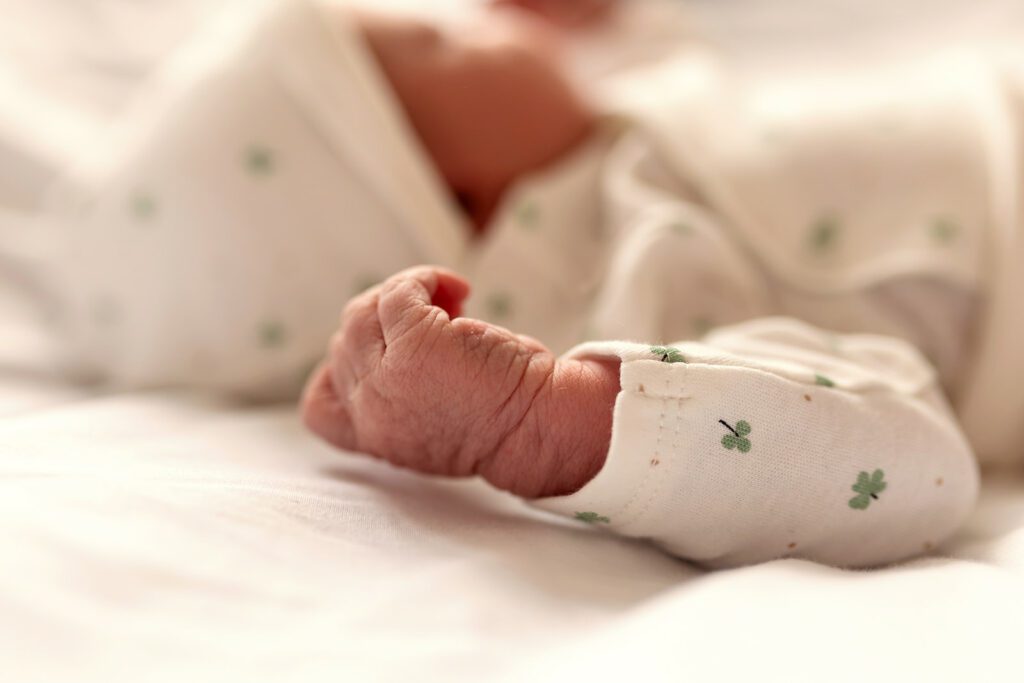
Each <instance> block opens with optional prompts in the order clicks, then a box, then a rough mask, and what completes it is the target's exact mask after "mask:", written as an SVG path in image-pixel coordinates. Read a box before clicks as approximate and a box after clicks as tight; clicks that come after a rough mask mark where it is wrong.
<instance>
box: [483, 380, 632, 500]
mask: <svg viewBox="0 0 1024 683" xmlns="http://www.w3.org/2000/svg"><path fill="white" fill-rule="evenodd" d="M618 393H619V362H618V360H610V361H600V360H562V361H558V362H557V363H556V364H555V366H554V369H553V371H552V372H551V374H550V377H549V378H548V381H547V382H546V383H545V385H544V387H543V388H542V389H541V390H540V391H538V392H537V396H536V398H535V399H534V401H533V402H532V404H531V406H530V409H529V410H528V411H527V412H526V414H525V416H524V417H523V420H522V421H521V422H520V424H519V425H518V426H517V428H516V429H515V430H514V431H513V432H512V433H510V434H509V436H508V438H506V439H505V440H504V442H503V443H502V445H501V447H500V448H499V449H498V450H497V451H496V452H495V454H494V455H493V456H492V457H490V458H488V459H487V460H486V461H485V462H484V463H482V464H481V466H480V468H479V473H480V474H481V476H483V477H484V478H485V479H486V480H487V481H488V482H490V483H491V484H492V485H493V486H495V487H497V488H500V489H504V490H506V491H509V492H510V493H513V494H515V495H517V496H521V497H523V498H542V497H546V496H560V495H567V494H569V493H573V492H574V491H577V490H578V489H580V488H581V487H583V485H584V484H586V483H587V482H588V481H590V480H591V479H593V477H594V475H596V474H597V473H598V472H599V471H600V469H601V467H602V466H603V465H604V461H605V456H606V455H607V453H608V446H609V443H610V441H611V432H612V410H613V408H614V406H615V397H616V396H617V395H618Z"/></svg>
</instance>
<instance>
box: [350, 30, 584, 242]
mask: <svg viewBox="0 0 1024 683" xmlns="http://www.w3.org/2000/svg"><path fill="white" fill-rule="evenodd" d="M358 20H359V23H360V25H361V27H362V30H363V32H364V34H365V36H366V38H367V42H368V43H369V45H370V47H371V49H372V50H373V52H374V53H375V55H376V57H377V59H378V61H379V62H380V64H381V67H382V69H383V71H384V73H385V75H386V77H387V78H388V79H389V81H390V82H391V85H392V87H393V88H394V90H395V93H396V94H397V96H398V98H399V99H400V100H401V102H402V105H403V106H404V108H405V110H406V113H407V115H408V117H409V119H410V121H411V123H412V125H413V127H414V128H415V130H416V132H417V134H418V135H419V137H420V138H421V140H422V142H423V144H424V146H425V147H426V149H427V151H428V153H429V154H430V156H431V157H432V159H433V161H434V163H435V164H436V166H437V168H438V170H439V171H440V173H441V175H442V176H443V177H444V179H445V180H446V181H447V182H448V184H449V185H450V187H451V188H452V190H453V191H454V192H455V193H456V194H457V195H458V196H459V197H460V198H461V199H462V200H463V201H464V202H465V203H466V204H467V207H466V208H467V210H468V212H469V213H470V214H471V215H472V216H473V218H474V219H478V224H479V222H480V221H483V220H485V219H486V216H487V215H489V214H490V211H491V210H492V209H493V203H494V202H496V201H497V197H498V195H500V193H501V191H502V190H503V189H504V188H505V187H506V186H507V185H508V184H509V183H511V182H512V181H513V180H514V179H515V178H516V177H517V176H519V175H521V174H523V173H527V172H529V171H531V170H534V169H536V168H538V167H540V166H543V165H545V164H547V163H549V162H550V161H552V160H554V159H555V158H557V157H559V156H561V155H562V154H564V153H565V152H566V151H568V150H569V149H570V148H571V147H573V146H574V145H576V144H577V143H578V142H579V141H580V140H582V139H583V138H584V137H585V136H586V135H587V134H588V133H589V130H590V126H591V123H592V116H591V114H590V113H589V111H588V110H587V108H586V106H585V105H584V104H583V102H582V101H581V100H580V98H579V97H577V96H576V94H575V92H574V91H573V89H572V87H570V85H569V83H568V81H567V80H566V79H565V77H564V76H563V74H562V72H561V70H560V69H559V68H558V65H557V62H556V58H555V55H554V50H553V45H552V40H551V37H550V36H549V35H548V34H547V33H546V32H545V30H544V27H543V26H542V25H540V24H539V23H538V22H536V21H534V20H530V19H529V18H528V17H526V16H520V15H519V14H517V13H514V12H502V11H494V12H490V13H488V14H487V16H486V19H482V20H481V21H480V22H479V23H478V24H476V25H475V26H473V27H472V28H471V29H470V28H467V29H465V30H459V31H458V32H457V33H456V32H455V31H454V30H451V29H449V30H444V29H442V28H440V27H437V26H434V25H431V24H428V23H425V22H423V21H420V20H417V19H412V18H409V17H399V16H387V15H379V14H360V15H359V16H358ZM488 204H489V206H488Z"/></svg>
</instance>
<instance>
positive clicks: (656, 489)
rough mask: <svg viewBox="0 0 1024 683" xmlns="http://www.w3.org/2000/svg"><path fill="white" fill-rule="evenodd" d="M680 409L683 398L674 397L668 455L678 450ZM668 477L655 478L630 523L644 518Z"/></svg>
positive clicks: (680, 422) (652, 469)
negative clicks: (670, 444)
mask: <svg viewBox="0 0 1024 683" xmlns="http://www.w3.org/2000/svg"><path fill="white" fill-rule="evenodd" d="M682 409H683V399H682V398H677V399H676V414H675V428H674V429H673V431H672V448H671V450H670V452H669V453H670V455H675V454H676V453H677V452H678V451H679V427H680V425H681V424H682V420H681V419H680V415H679V414H680V412H681V411H682ZM654 457H656V458H657V457H658V456H657V455H655V456H654ZM659 459H660V458H659ZM673 460H674V458H673ZM653 471H654V468H653V467H652V468H651V472H652V473H653ZM662 474H664V473H662ZM668 478H669V477H667V476H660V477H658V478H657V479H656V480H655V482H654V487H653V488H652V489H651V492H650V495H649V496H647V502H646V503H645V504H644V506H643V507H642V508H641V509H640V510H639V511H638V512H637V513H636V514H634V515H633V516H632V517H630V519H629V522H630V523H633V522H639V521H640V520H642V519H643V518H644V515H646V514H647V511H648V510H650V509H651V506H653V505H654V502H655V501H656V500H657V499H658V495H659V494H660V493H661V489H662V488H664V486H665V481H666V480H667V479H668Z"/></svg>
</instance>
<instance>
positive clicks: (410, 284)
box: [378, 266, 469, 344]
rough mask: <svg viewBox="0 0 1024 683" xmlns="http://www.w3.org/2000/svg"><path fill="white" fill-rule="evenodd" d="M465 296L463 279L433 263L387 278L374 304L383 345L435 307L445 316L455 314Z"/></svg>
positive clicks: (456, 315)
mask: <svg viewBox="0 0 1024 683" xmlns="http://www.w3.org/2000/svg"><path fill="white" fill-rule="evenodd" d="M468 295H469V283H468V282H467V281H466V280H465V279H464V278H462V277H460V276H459V275H457V274H455V273H453V272H452V271H450V270H447V269H444V268H438V267H436V266H417V267H415V268H409V269H407V270H403V271H402V272H401V273H398V274H397V275H395V276H393V277H391V278H389V279H388V280H387V281H386V282H385V283H384V285H383V286H382V287H381V292H380V304H379V306H378V310H379V314H380V323H381V328H382V330H383V334H384V342H385V344H390V343H391V342H392V341H394V340H395V339H398V338H399V337H401V336H402V335H403V334H405V333H406V332H408V331H409V330H410V329H412V328H413V327H415V326H416V325H417V324H419V323H420V322H421V321H422V320H423V319H424V318H426V316H427V315H428V314H429V313H430V312H431V309H433V308H435V307H436V308H440V309H441V310H442V311H443V315H444V316H445V317H446V318H447V319H451V318H456V317H458V316H459V315H460V314H461V313H462V302H463V301H464V300H465V298H466V296H468Z"/></svg>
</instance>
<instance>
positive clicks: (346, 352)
mask: <svg viewBox="0 0 1024 683" xmlns="http://www.w3.org/2000/svg"><path fill="white" fill-rule="evenodd" d="M379 300H380V288H379V287H374V288H373V289H370V290H368V291H366V292H363V293H362V294H360V295H359V296H356V297H355V298H353V299H352V300H351V301H349V302H348V304H347V305H346V306H345V310H344V312H342V314H341V329H340V330H339V331H338V333H337V334H336V335H335V336H334V338H333V339H332V340H331V350H330V353H331V358H332V360H333V361H334V363H335V365H337V366H338V367H339V368H350V369H351V370H352V372H353V373H354V374H355V378H356V379H358V378H360V377H363V376H364V375H366V374H367V373H369V372H370V371H371V370H373V368H375V367H376V366H377V364H378V363H379V362H380V359H381V357H382V356H383V355H384V332H383V330H382V329H381V324H380V317H379V316H378V315H377V309H378V306H379Z"/></svg>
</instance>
